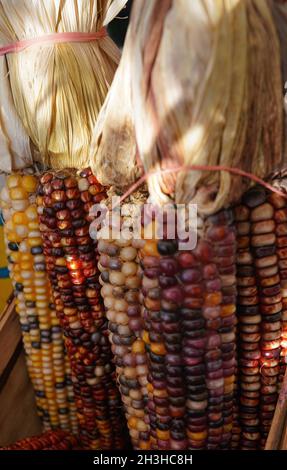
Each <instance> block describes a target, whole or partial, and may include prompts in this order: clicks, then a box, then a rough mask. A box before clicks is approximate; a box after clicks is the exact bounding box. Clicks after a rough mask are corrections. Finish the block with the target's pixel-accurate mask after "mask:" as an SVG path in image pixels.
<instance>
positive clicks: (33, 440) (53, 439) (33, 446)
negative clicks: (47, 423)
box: [0, 430, 80, 450]
mask: <svg viewBox="0 0 287 470" xmlns="http://www.w3.org/2000/svg"><path fill="white" fill-rule="evenodd" d="M77 449H80V444H79V442H78V439H77V438H76V437H75V436H72V435H71V434H68V433H67V432H65V431H62V430H56V431H47V432H45V433H44V434H42V435H41V436H34V437H28V438H26V439H21V440H20V441H17V442H15V444H12V445H10V446H7V447H0V450H77Z"/></svg>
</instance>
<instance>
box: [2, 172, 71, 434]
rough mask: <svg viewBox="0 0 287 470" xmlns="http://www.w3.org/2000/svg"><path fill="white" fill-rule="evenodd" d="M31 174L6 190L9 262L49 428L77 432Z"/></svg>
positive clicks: (15, 178) (29, 360)
mask: <svg viewBox="0 0 287 470" xmlns="http://www.w3.org/2000/svg"><path fill="white" fill-rule="evenodd" d="M36 187H37V178H36V177H34V176H32V175H31V174H23V175H20V174H13V175H11V176H8V177H7V180H6V186H5V187H4V188H3V190H2V192H1V205H2V208H3V214H4V218H5V222H6V223H5V229H4V230H5V238H6V244H7V256H8V267H9V271H10V276H11V279H12V281H13V286H14V291H15V296H16V310H17V312H18V314H19V318H20V323H21V329H22V334H23V342H24V348H25V352H26V358H27V365H28V370H29V375H30V378H31V380H32V384H33V386H34V390H35V396H36V402H37V409H38V413H39V416H40V417H41V419H42V421H43V425H44V429H51V428H52V429H54V428H56V427H61V428H62V429H65V430H71V431H72V432H74V433H76V432H77V419H76V415H75V411H74V405H73V395H71V393H70V392H68V390H67V387H68V385H67V384H68V381H69V380H70V378H69V377H70V374H69V370H68V369H67V367H66V363H65V348H64V341H63V336H62V332H61V329H60V326H59V321H58V319H57V317H56V312H55V308H54V305H53V303H52V299H51V292H50V284H49V280H48V277H47V272H46V263H45V258H44V255H43V246H42V240H41V234H40V231H39V222H38V216H37V208H36V205H35V190H36Z"/></svg>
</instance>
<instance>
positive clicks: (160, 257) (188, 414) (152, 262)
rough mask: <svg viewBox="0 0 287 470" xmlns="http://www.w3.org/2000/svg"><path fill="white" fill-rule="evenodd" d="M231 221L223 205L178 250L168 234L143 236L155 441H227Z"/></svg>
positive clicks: (174, 445)
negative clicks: (190, 244)
mask: <svg viewBox="0 0 287 470" xmlns="http://www.w3.org/2000/svg"><path fill="white" fill-rule="evenodd" d="M231 222H232V218H231V214H230V212H227V211H226V212H222V213H219V214H217V215H216V216H213V217H210V218H209V219H207V220H206V221H204V222H203V224H201V227H200V239H199V241H198V243H197V247H196V249H195V250H194V251H179V250H178V248H177V241H176V240H169V239H163V240H161V241H156V239H152V240H146V241H145V245H144V247H143V249H142V266H143V274H144V277H143V283H142V285H143V287H142V291H143V297H144V307H145V309H144V317H143V318H144V322H145V332H144V335H143V338H144V340H145V343H146V348H147V351H148V357H149V363H148V365H149V376H148V379H149V385H148V390H149V404H148V410H149V420H150V428H151V443H152V447H153V448H158V449H179V450H182V449H187V448H188V449H204V448H209V449H217V448H226V447H228V446H229V443H230V440H231V430H232V421H233V400H234V381H235V376H234V372H235V370H234V368H235V347H234V341H235V315H234V312H235V294H236V288H235V266H234V264H235V258H234V253H235V235H234V231H233V229H232V227H230V225H231ZM150 277H152V282H150V279H149V278H150ZM147 281H149V282H147Z"/></svg>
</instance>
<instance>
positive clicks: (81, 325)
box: [37, 170, 124, 449]
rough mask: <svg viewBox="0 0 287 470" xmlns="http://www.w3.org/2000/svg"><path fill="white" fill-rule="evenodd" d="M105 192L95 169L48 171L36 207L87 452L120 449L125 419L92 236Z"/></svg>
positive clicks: (44, 176)
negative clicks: (94, 209) (93, 215)
mask: <svg viewBox="0 0 287 470" xmlns="http://www.w3.org/2000/svg"><path fill="white" fill-rule="evenodd" d="M102 194H103V189H102V188H101V186H100V185H99V184H98V182H97V180H96V179H95V177H94V176H93V175H92V174H91V171H90V170H83V171H82V172H80V173H79V174H78V175H76V174H75V173H73V172H60V173H52V172H48V173H45V174H44V175H42V177H41V178H40V185H39V188H38V196H37V207H38V214H39V218H40V222H41V224H40V230H41V234H42V237H43V246H44V255H45V259H46V262H47V269H48V273H49V277H50V281H51V285H52V290H53V297H54V302H55V308H56V311H57V315H58V318H59V320H60V323H61V326H62V329H63V331H64V335H65V344H66V348H67V351H68V356H69V360H70V364H71V370H72V381H73V388H74V393H75V401H76V407H77V414H78V419H79V425H80V439H81V442H82V443H83V445H84V446H85V447H86V448H93V449H100V448H101V449H113V448H121V447H122V446H123V443H124V434H123V420H122V418H121V406H120V399H119V394H118V390H117V388H116V385H115V372H114V367H113V363H112V355H111V350H110V345H109V340H108V331H107V320H106V318H105V313H104V307H103V305H102V302H101V299H100V284H99V273H98V269H97V258H98V254H97V245H96V242H95V241H94V240H92V239H91V237H90V235H89V226H90V217H89V210H90V208H91V206H92V205H93V204H95V203H97V202H99V201H100V200H101V198H102Z"/></svg>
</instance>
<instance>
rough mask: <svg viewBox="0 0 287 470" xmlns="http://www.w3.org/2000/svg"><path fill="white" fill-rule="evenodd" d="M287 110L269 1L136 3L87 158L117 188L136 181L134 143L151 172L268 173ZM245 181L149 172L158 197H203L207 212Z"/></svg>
mask: <svg viewBox="0 0 287 470" xmlns="http://www.w3.org/2000/svg"><path fill="white" fill-rule="evenodd" d="M126 70H129V72H128V76H125V73H126ZM119 96H120V97H121V98H122V106H119V105H118V104H117V100H118V99H119ZM115 103H116V104H115ZM282 114H283V99H282V80H281V72H280V49H279V41H278V37H277V33H276V30H275V27H274V24H273V19H272V16H271V12H270V8H269V6H268V2H267V1H266V0H218V1H216V2H215V1H214V0H193V1H192V2H191V1H189V2H186V0H166V1H165V2H157V1H156V0H150V1H148V2H146V1H144V0H138V1H137V2H135V4H134V9H133V14H132V19H131V24H130V27H129V31H128V34H127V38H126V43H125V46H124V51H123V56H122V62H121V65H120V67H119V69H118V72H117V75H116V78H115V81H114V84H113V86H112V89H111V91H110V95H109V97H108V99H107V101H106V103H105V106H104V108H103V110H102V113H101V119H100V122H99V123H98V125H97V126H96V128H95V132H94V137H93V144H92V148H91V160H92V162H91V163H92V166H93V168H94V171H95V172H96V174H97V175H98V176H99V177H100V179H102V178H103V180H104V181H105V184H106V183H107V182H108V180H109V179H110V181H109V183H110V184H115V185H117V186H119V185H120V186H122V185H127V184H130V183H131V182H132V181H133V180H134V178H135V175H136V171H135V169H133V170H132V166H134V167H135V166H136V158H135V152H134V149H135V148H136V146H137V148H138V153H139V157H140V160H141V161H142V163H143V167H144V170H145V172H150V171H153V170H161V169H164V168H173V167H178V166H187V165H194V164H200V165H225V166H231V167H238V168H240V169H243V170H245V171H248V172H251V173H254V174H256V175H257V176H259V177H265V176H267V175H268V174H269V173H270V172H271V171H272V170H273V168H274V167H275V166H277V165H279V163H280V161H281V158H282ZM127 129H128V130H127ZM123 130H124V132H123ZM134 135H135V136H136V137H135V140H136V142H131V141H130V140H131V139H133V137H134ZM125 139H126V140H125ZM126 168H128V172H127V176H128V178H126V179H125V180H124V178H122V175H123V173H124V171H125V169H126ZM107 169H108V173H107V172H106V170H107ZM243 183H244V184H243ZM248 184H250V182H249V181H247V180H245V181H242V178H241V177H238V176H234V175H231V174H230V173H227V172H220V173H219V172H201V171H186V170H183V171H181V172H180V173H173V174H168V175H167V174H164V175H163V174H161V175H155V176H152V177H150V178H149V189H150V193H151V196H152V198H153V199H154V200H155V201H156V202H161V203H163V202H164V201H166V200H167V199H168V197H172V198H173V199H175V201H176V202H179V203H187V202H191V201H192V202H197V203H198V204H199V206H200V207H199V208H200V210H201V212H202V213H206V214H209V213H212V212H214V211H216V210H218V209H220V208H221V207H223V206H226V205H228V204H229V203H230V202H232V201H234V200H235V199H237V198H238V197H240V194H241V193H242V192H243V191H244V190H245V189H246V186H247V185H248Z"/></svg>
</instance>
